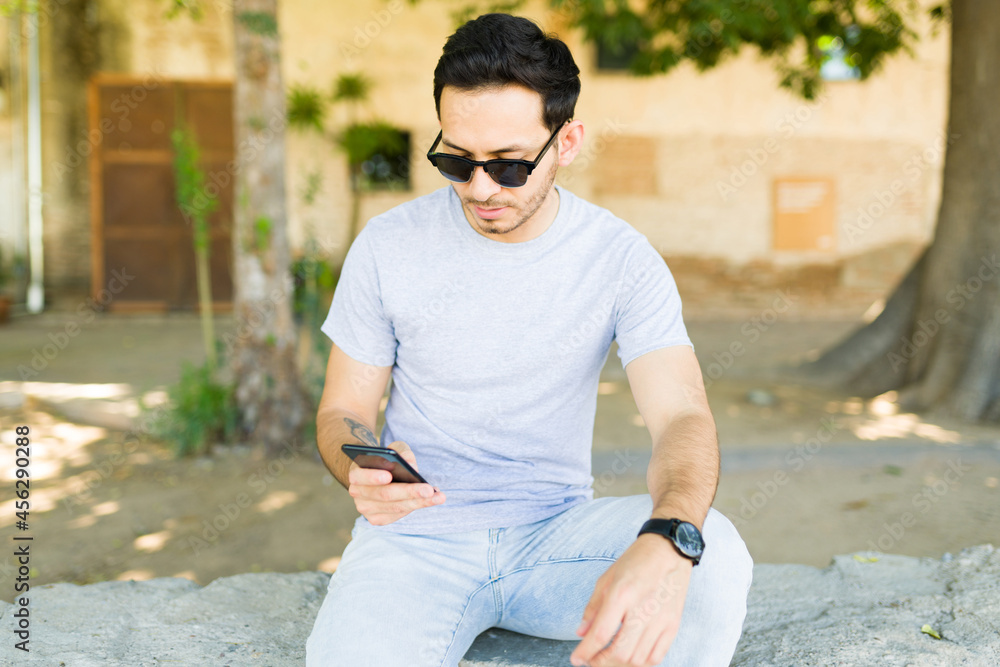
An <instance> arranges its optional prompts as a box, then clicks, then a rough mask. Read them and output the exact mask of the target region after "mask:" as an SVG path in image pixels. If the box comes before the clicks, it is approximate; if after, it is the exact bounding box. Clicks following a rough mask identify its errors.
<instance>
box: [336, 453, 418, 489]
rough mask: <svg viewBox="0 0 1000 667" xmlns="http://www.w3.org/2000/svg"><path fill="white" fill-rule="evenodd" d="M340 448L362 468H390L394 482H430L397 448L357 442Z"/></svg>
mask: <svg viewBox="0 0 1000 667" xmlns="http://www.w3.org/2000/svg"><path fill="white" fill-rule="evenodd" d="M340 449H341V450H343V452H344V453H345V454H347V455H348V456H350V457H351V458H352V459H354V462H355V463H357V464H358V465H359V466H361V467H362V468H375V469H378V470H388V471H389V472H391V473H392V481H394V482H406V483H410V484H415V483H424V484H428V483H429V482H428V481H427V480H426V479H424V478H423V477H421V476H420V473H418V472H417V471H416V470H414V469H413V466H411V465H410V464H409V463H407V462H406V459H404V458H403V457H402V456H400V455H399V452H397V451H396V450H395V449H390V448H388V447H369V446H367V445H355V444H345V445H341V446H340Z"/></svg>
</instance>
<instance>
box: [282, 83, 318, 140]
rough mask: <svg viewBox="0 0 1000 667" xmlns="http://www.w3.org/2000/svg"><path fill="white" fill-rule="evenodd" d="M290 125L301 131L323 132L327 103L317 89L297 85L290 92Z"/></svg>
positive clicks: (288, 99)
mask: <svg viewBox="0 0 1000 667" xmlns="http://www.w3.org/2000/svg"><path fill="white" fill-rule="evenodd" d="M286 103H287V105H288V124H289V125H290V126H291V127H294V128H296V129H300V130H310V129H312V130H318V131H320V132H322V131H323V120H324V119H325V118H326V103H325V102H324V101H323V95H322V93H320V92H319V91H318V90H316V89H315V88H310V87H308V86H302V85H295V86H292V87H291V88H290V89H289V91H288V98H287V102H286Z"/></svg>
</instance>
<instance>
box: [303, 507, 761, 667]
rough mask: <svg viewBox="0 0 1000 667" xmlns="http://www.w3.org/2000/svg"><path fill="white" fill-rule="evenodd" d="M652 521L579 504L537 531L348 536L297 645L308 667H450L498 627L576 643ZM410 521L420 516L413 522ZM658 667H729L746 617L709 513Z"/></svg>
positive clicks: (639, 513) (722, 525)
mask: <svg viewBox="0 0 1000 667" xmlns="http://www.w3.org/2000/svg"><path fill="white" fill-rule="evenodd" d="M652 510H653V503H652V499H651V498H650V496H649V495H648V494H644V495H638V496H625V497H604V498H597V499H594V500H590V501H587V502H583V503H580V504H578V505H575V506H573V507H571V508H570V509H568V510H566V511H564V512H562V513H560V514H557V515H555V516H553V517H550V518H548V519H544V520H542V521H538V522H536V523H530V524H525V525H522V526H513V527H510V528H493V529H484V530H479V531H472V532H468V533H448V534H443V535H404V534H398V533H390V532H387V531H380V530H378V529H377V528H374V527H371V526H362V527H361V528H356V529H355V530H354V532H353V533H352V538H353V539H352V540H351V542H350V543H349V544H348V545H347V548H346V549H345V550H344V554H343V557H342V558H341V561H340V565H338V566H337V570H336V572H335V573H334V574H333V576H332V577H331V578H330V585H329V589H328V591H327V595H326V598H325V599H324V601H323V605H322V607H321V608H320V610H319V614H318V615H317V617H316V622H315V624H314V626H313V629H312V633H311V634H310V635H309V639H308V641H307V642H306V665H307V667H341V666H343V667H368V666H371V667H396V666H398V667H404V666H405V667H431V666H433V667H439V666H446V667H454V666H455V665H457V664H458V661H459V660H461V659H462V657H463V656H464V655H465V652H466V651H467V650H468V648H469V646H471V645H472V642H473V640H475V638H476V637H477V636H478V635H479V633H481V632H483V631H485V630H487V629H489V628H491V627H498V628H504V629H507V630H513V631H515V632H520V633H523V634H527V635H534V636H536V637H546V638H550V639H564V640H576V641H579V640H580V637H578V636H577V635H576V628H577V627H578V626H579V625H580V621H581V620H582V618H583V609H584V607H586V605H587V602H588V601H589V600H590V596H591V594H592V593H593V592H594V586H595V585H596V583H597V579H598V577H600V576H601V575H602V574H603V573H604V571H605V570H607V569H608V567H609V566H610V565H611V564H612V563H613V562H614V561H615V560H617V559H618V557H619V556H620V555H621V554H622V553H623V552H624V551H625V549H626V548H628V546H629V545H630V544H632V542H633V541H634V540H635V538H636V533H638V532H639V528H640V527H641V526H642V524H643V522H644V521H646V519H648V518H649V516H650V514H651V513H652ZM418 511H419V510H418ZM702 532H703V535H704V538H705V544H706V547H705V555H704V556H703V557H702V559H701V563H699V564H698V565H697V566H696V567H695V568H694V569H693V570H692V573H691V583H690V586H689V589H688V595H687V599H686V601H685V604H684V615H683V617H682V618H681V626H680V630H679V631H678V634H677V638H676V639H675V640H674V643H673V645H672V646H671V648H670V652H669V653H668V654H667V658H666V660H665V661H664V662H663V663H662V664H663V665H671V666H676V665H684V666H688V665H699V666H700V665H708V666H711V667H715V666H724V665H728V664H729V662H730V660H731V659H732V656H733V653H734V652H735V651H736V643H737V641H739V638H740V634H741V633H742V630H743V618H744V616H745V615H746V601H747V592H748V590H749V588H750V580H751V577H752V574H753V561H752V560H751V558H750V554H749V553H748V552H747V549H746V545H744V544H743V540H742V539H741V538H740V536H739V533H738V532H737V531H736V528H735V527H734V526H733V524H732V523H730V521H729V520H728V519H727V518H726V517H725V516H723V515H722V514H721V513H719V512H717V511H715V510H714V509H713V510H710V511H709V514H708V517H707V518H706V519H705V524H704V526H703V531H702Z"/></svg>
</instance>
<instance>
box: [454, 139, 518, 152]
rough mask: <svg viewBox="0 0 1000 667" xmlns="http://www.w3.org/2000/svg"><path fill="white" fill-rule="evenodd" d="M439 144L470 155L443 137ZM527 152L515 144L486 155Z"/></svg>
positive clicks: (464, 149)
mask: <svg viewBox="0 0 1000 667" xmlns="http://www.w3.org/2000/svg"><path fill="white" fill-rule="evenodd" d="M441 143H442V144H444V145H445V146H447V147H448V148H453V149H455V150H456V151H461V152H463V153H468V154H469V155H472V151H470V150H468V149H466V148H462V147H461V146H456V145H455V144H453V143H451V142H450V141H448V140H447V139H445V138H444V137H441ZM527 150H528V149H527V148H522V147H521V146H518V145H516V144H515V145H514V146H507V147H506V148H501V149H499V150H495V151H489V152H487V153H486V154H487V155H500V154H501V153H523V152H524V151H527Z"/></svg>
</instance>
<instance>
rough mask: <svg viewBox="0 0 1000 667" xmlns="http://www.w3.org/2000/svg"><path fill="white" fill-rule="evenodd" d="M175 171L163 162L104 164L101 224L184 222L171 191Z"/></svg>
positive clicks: (174, 223) (130, 226)
mask: <svg viewBox="0 0 1000 667" xmlns="http://www.w3.org/2000/svg"><path fill="white" fill-rule="evenodd" d="M174 187H175V186H174V172H173V168H172V167H171V166H170V165H162V164H106V165H105V166H104V188H105V192H104V211H103V213H104V226H105V227H107V228H111V227H116V226H122V225H125V226H128V227H129V228H133V227H140V228H141V227H148V226H150V225H157V226H164V225H176V226H183V225H184V224H185V221H184V216H183V214H182V213H181V211H180V209H179V208H178V206H177V202H176V199H175V195H174Z"/></svg>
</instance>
